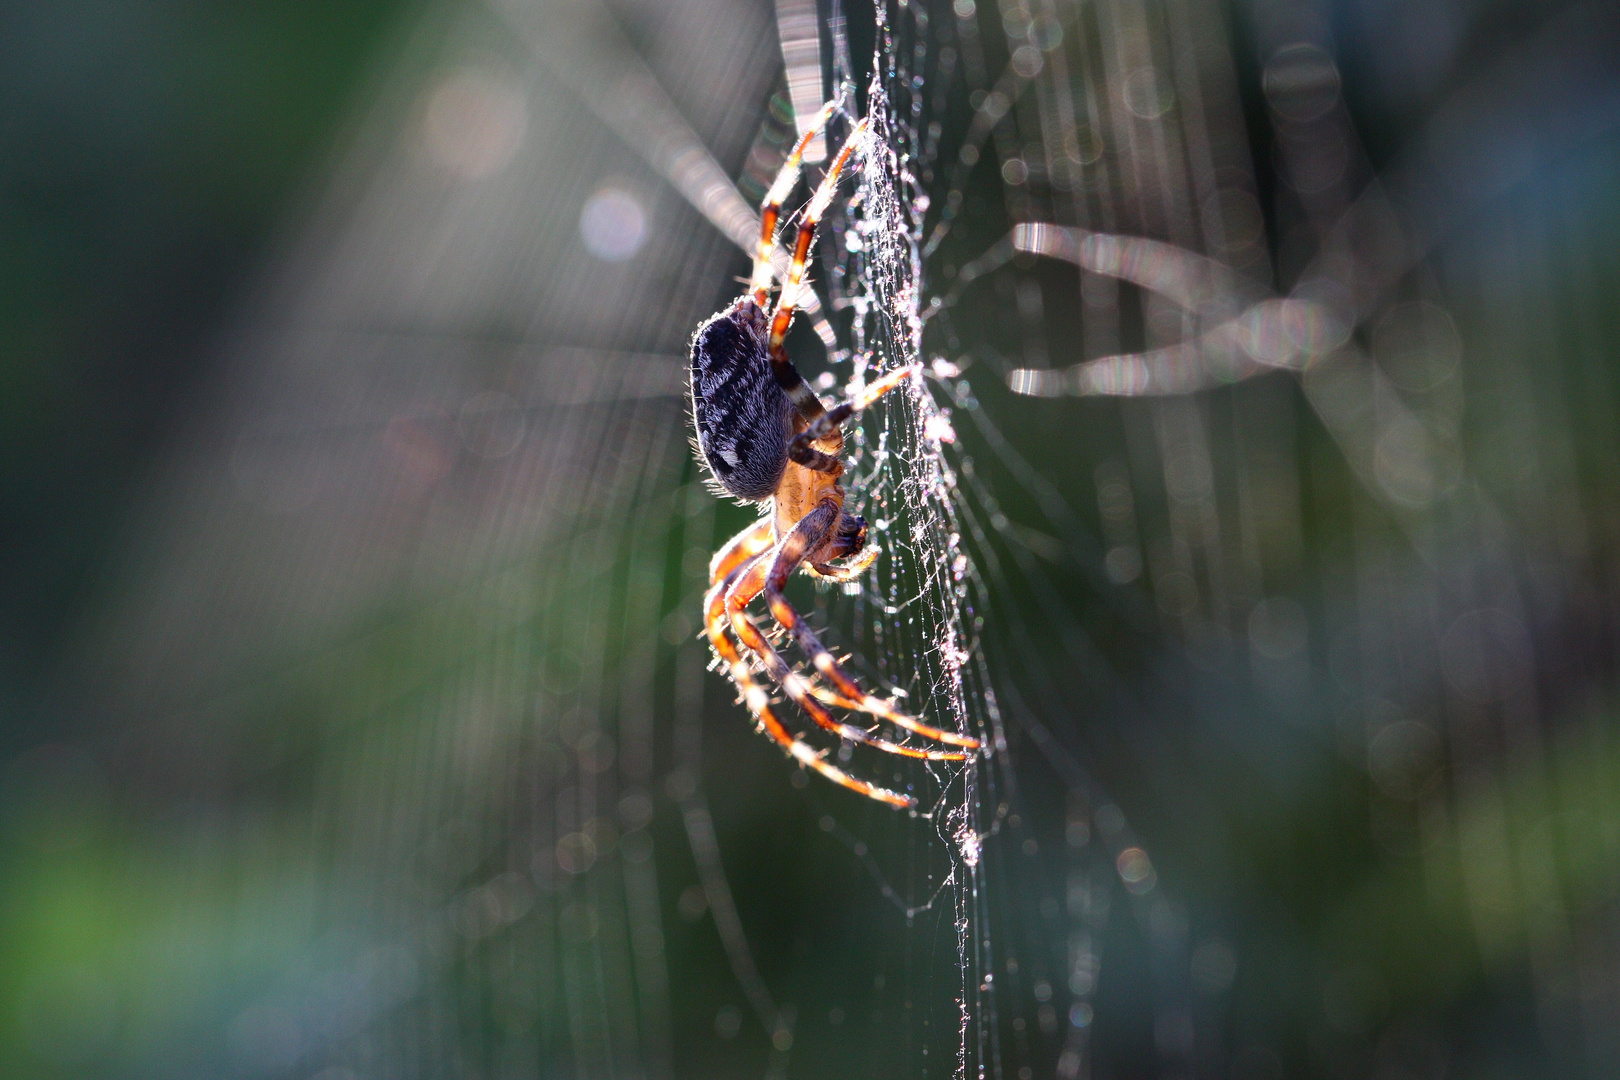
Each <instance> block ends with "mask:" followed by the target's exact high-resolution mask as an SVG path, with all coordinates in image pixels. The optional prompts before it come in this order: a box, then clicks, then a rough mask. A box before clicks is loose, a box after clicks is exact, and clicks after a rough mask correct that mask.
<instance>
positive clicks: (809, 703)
mask: <svg viewBox="0 0 1620 1080" xmlns="http://www.w3.org/2000/svg"><path fill="white" fill-rule="evenodd" d="M803 537H804V534H803V533H800V532H799V530H797V529H795V530H794V532H793V533H792V534H789V536H788V537H787V539H785V540H783V541H782V543H781V544H780V545H779V546H778V549H777V552H778V554H777V556H776V557H777V559H781V558H782V555H781V552H782V551H783V550H786V549H788V548H789V546H790V545H792V546H794V547H800V545H802V543H803ZM795 541H797V543H795ZM803 557H804V556H803V554H802V547H800V554H799V555H798V558H799V559H802V558H803ZM766 569H767V568H766V565H765V557H764V556H760V557H759V558H758V559H756V560H754V561H753V562H751V563H749V564H748V567H747V569H745V570H743V571H742V572H741V573H740V574H739V575H738V576H737V578H736V580H734V581H733V582H732V584H731V588H729V589H727V590H726V603H725V607H726V614H727V615H728V616H729V617H730V619H731V628H732V630H733V631H734V632H735V633H736V635H737V640H738V641H740V642H742V644H743V645H744V647H746V648H747V649H748V651H749V652H751V653H753V654H754V655H755V656H757V657H758V658H759V661H760V663H761V664H762V665H763V666H764V668H765V673H766V674H767V675H769V676H770V677H771V679H772V680H774V681H775V682H776V683H777V684H778V685H779V686H781V687H782V689H783V690H784V691H786V693H787V695H788V697H790V698H792V699H793V703H794V704H795V705H797V706H799V708H801V709H803V710H804V713H805V715H806V716H808V717H810V719H811V720H813V721H814V722H815V724H816V726H817V727H820V728H824V729H825V730H827V731H831V732H833V733H834V734H835V735H837V736H838V737H839V738H842V739H848V740H849V741H850V742H856V743H860V744H862V745H863V746H870V747H872V748H873V749H876V750H882V751H883V752H884V753H887V754H897V755H899V756H900V757H909V758H918V759H920V760H923V761H962V760H964V759H965V758H966V755H965V754H961V753H957V752H954V751H949V750H920V749H917V748H916V747H911V746H901V745H900V744H899V743H893V742H890V741H888V740H887V739H880V738H878V737H877V736H875V735H873V734H871V733H869V732H867V731H865V730H863V729H862V728H858V727H856V726H855V725H853V724H843V723H840V722H838V721H837V720H835V719H833V716H832V714H831V713H829V712H828V711H827V710H826V709H824V708H823V707H822V706H821V703H820V702H819V701H817V700H816V698H815V693H814V691H813V690H812V688H811V685H810V683H809V681H808V680H806V679H805V677H804V676H802V675H800V674H799V673H798V672H796V671H794V670H793V669H792V668H790V667H788V665H787V662H786V661H785V660H783V659H782V657H781V654H779V653H778V652H777V651H776V649H775V648H774V647H772V645H771V643H770V642H769V641H767V640H766V639H765V635H764V634H763V633H761V632H760V629H759V625H758V624H757V623H755V622H754V620H753V617H752V616H750V615H749V614H748V612H747V611H745V610H743V609H744V608H746V607H747V606H748V604H749V603H750V602H751V601H752V600H753V599H754V597H756V596H758V595H759V594H760V592H761V591H762V590H763V589H764V588H765V572H766Z"/></svg>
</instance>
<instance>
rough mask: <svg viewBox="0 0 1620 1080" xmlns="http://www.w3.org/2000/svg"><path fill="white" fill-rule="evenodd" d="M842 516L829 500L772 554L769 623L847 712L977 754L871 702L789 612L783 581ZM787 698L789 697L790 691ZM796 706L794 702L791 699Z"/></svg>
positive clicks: (964, 741) (966, 741)
mask: <svg viewBox="0 0 1620 1080" xmlns="http://www.w3.org/2000/svg"><path fill="white" fill-rule="evenodd" d="M842 513H843V511H842V509H841V508H840V507H839V506H838V504H837V503H836V502H834V501H832V500H831V499H828V500H827V501H825V502H823V503H821V504H820V505H819V506H817V507H816V508H815V509H814V510H812V511H810V512H809V513H808V514H806V515H805V516H804V517H803V518H802V519H800V521H799V524H798V525H796V526H794V529H793V532H791V533H789V534H788V536H787V538H786V539H784V540H783V541H782V542H781V543H780V544H778V545H777V548H776V557H775V559H774V560H772V563H771V568H770V570H769V572H768V573H767V574H766V575H765V589H764V591H765V602H766V603H767V604H768V605H769V606H770V609H771V617H772V618H774V619H775V620H776V621H777V623H778V624H780V625H781V626H782V627H783V628H784V629H786V630H787V632H788V633H790V634H792V635H793V640H794V641H795V642H797V643H798V645H799V649H800V651H802V652H803V653H804V655H805V656H807V657H809V658H810V662H811V664H813V665H814V666H815V669H816V671H817V672H818V673H819V674H820V675H821V677H822V678H824V679H826V680H827V681H828V682H829V683H831V684H832V685H833V688H834V689H835V690H836V691H837V693H838V694H839V695H840V696H841V697H843V698H844V699H845V700H847V701H849V702H850V705H849V706H848V707H849V708H854V709H858V710H859V711H861V712H863V713H868V714H870V715H872V716H876V717H879V718H881V719H884V720H887V721H888V722H889V723H891V724H894V725H895V726H897V727H902V728H905V729H906V730H907V731H910V732H912V733H914V734H917V735H921V736H922V737H923V738H925V739H932V740H934V741H935V742H942V743H945V744H946V745H947V746H961V747H965V748H967V749H969V750H977V749H978V748H979V740H978V739H975V738H972V737H971V736H968V735H958V734H956V733H955V732H954V731H944V730H942V729H940V728H937V727H932V726H930V725H928V724H924V723H922V722H921V721H918V720H914V719H912V718H911V717H909V716H906V715H904V714H902V713H899V712H896V711H895V709H894V707H893V706H891V705H890V704H889V703H888V702H887V701H884V700H883V699H882V698H875V697H873V696H872V695H870V694H868V693H867V692H866V691H865V690H863V689H862V688H861V685H860V683H858V682H856V681H855V680H854V679H852V678H850V677H849V675H848V674H846V673H845V671H844V669H843V668H842V667H841V666H840V665H839V663H838V660H837V658H836V657H834V656H833V654H832V653H831V652H829V651H828V650H827V647H826V646H825V645H823V644H822V643H821V639H820V638H818V637H817V636H816V632H815V631H814V630H812V629H810V625H809V624H808V623H806V622H805V621H804V620H803V619H801V618H800V617H799V613H798V612H797V611H794V610H793V605H792V604H789V603H788V602H787V597H786V596H784V595H783V594H782V590H783V588H785V587H786V585H787V580H788V578H789V577H791V576H792V574H793V571H795V570H797V569H798V568H799V564H800V563H802V562H803V561H804V559H805V556H806V555H807V554H809V553H810V552H812V551H814V550H815V549H816V547H817V546H818V545H819V544H820V543H821V542H822V541H823V539H824V538H825V537H826V535H827V532H828V530H830V529H832V528H833V527H834V526H836V525H837V524H838V518H839V516H840V515H841V514H842ZM790 692H791V691H790ZM795 700H796V699H795ZM966 756H967V755H966V754H957V753H952V754H949V755H946V754H944V753H940V756H939V757H938V758H936V759H934V760H945V761H961V760H963V759H964V758H966Z"/></svg>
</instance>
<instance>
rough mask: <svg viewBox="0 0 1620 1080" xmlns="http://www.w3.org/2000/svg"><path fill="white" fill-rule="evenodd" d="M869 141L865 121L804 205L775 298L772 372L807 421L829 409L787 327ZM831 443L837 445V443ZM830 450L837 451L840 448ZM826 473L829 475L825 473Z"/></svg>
mask: <svg viewBox="0 0 1620 1080" xmlns="http://www.w3.org/2000/svg"><path fill="white" fill-rule="evenodd" d="M865 141H866V121H865V120H862V121H861V122H860V123H858V124H856V125H855V130H854V131H853V132H851V133H850V136H849V138H848V139H846V140H845V141H844V145H843V147H842V148H841V149H840V150H839V151H838V156H837V157H835V158H833V162H832V164H831V165H829V166H828V167H827V175H826V176H824V177H823V178H822V180H821V186H820V187H818V188H816V193H815V194H814V195H812V196H811V197H810V201H809V202H808V203H806V204H805V208H804V216H803V217H802V218H801V219H800V220H799V235H798V238H797V239H796V240H795V241H794V244H793V262H792V264H791V265H790V266H789V267H788V276H787V280H786V281H785V282H783V284H782V292H781V294H780V295H779V296H778V297H777V298H776V310H775V311H774V312H772V314H771V337H770V357H771V369H772V370H773V371H774V372H775V373H776V381H777V383H778V384H779V385H780V386H781V387H782V389H783V390H785V391H786V392H787V396H788V399H789V400H790V401H792V402H793V407H794V408H796V409H798V410H799V415H800V416H802V417H804V418H805V419H806V420H814V419H815V418H816V417H818V416H820V415H821V414H822V413H824V412H826V408H825V407H824V406H823V405H822V404H821V399H820V398H818V397H816V395H815V391H813V390H811V389H810V386H809V384H807V383H806V382H805V381H804V379H803V378H802V377H800V375H799V371H798V369H797V368H795V367H794V366H793V361H792V360H789V359H788V354H787V349H786V348H784V347H783V344H782V343H783V342H784V341H785V340H787V332H788V327H789V326H790V325H792V323H793V313H794V312H795V311H797V310H798V307H799V293H800V291H801V290H802V289H803V287H804V268H805V264H806V263H807V262H808V261H809V259H810V245H811V244H813V243H814V242H815V239H816V225H817V223H819V222H820V221H821V215H822V214H824V213H826V212H827V207H828V206H830V205H831V204H832V197H833V193H834V192H835V191H837V190H838V178H839V176H840V175H841V174H842V173H843V171H844V164H845V163H846V162H847V161H849V155H850V154H852V153H854V152H855V149H856V147H857V146H858V145H860V144H861V143H863V142H865ZM829 441H833V442H836V440H835V439H830V440H829ZM829 449H831V450H836V449H837V446H836V445H835V446H830V447H829ZM822 471H823V472H825V471H828V470H826V469H823V470H822Z"/></svg>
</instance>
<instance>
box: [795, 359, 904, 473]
mask: <svg viewBox="0 0 1620 1080" xmlns="http://www.w3.org/2000/svg"><path fill="white" fill-rule="evenodd" d="M921 370H922V365H921V364H907V365H906V366H905V367H901V368H895V369H894V370H893V371H891V372H889V373H888V374H887V375H885V376H883V377H882V378H881V379H878V380H877V381H876V382H872V383H868V384H867V385H866V386H865V387H864V388H863V389H862V390H861V392H860V393H858V394H856V395H855V396H854V397H853V398H851V399H850V400H848V401H845V402H840V403H839V404H837V405H834V406H833V407H832V408H831V409H828V410H827V411H825V412H823V413H822V414H821V415H820V416H818V417H816V418H815V419H814V420H811V421H810V422H809V423H808V424H806V425H805V429H804V430H803V431H801V432H799V433H798V434H797V435H795V436H793V438H792V440H791V441H790V442H789V443H788V457H790V458H792V459H793V460H794V461H796V462H798V463H799V464H800V465H803V466H804V467H805V468H807V469H815V470H816V471H817V472H830V473H834V474H838V473H842V472H843V471H844V465H843V462H841V461H839V460H838V459H837V458H836V457H833V456H832V455H831V454H824V453H822V452H821V451H820V450H817V449H816V448H815V447H814V446H812V445H810V444H811V443H816V442H820V441H821V440H823V439H826V438H828V437H830V436H831V435H832V434H833V433H835V432H837V433H839V435H840V442H841V441H842V429H843V423H844V421H845V420H848V419H849V418H850V417H851V416H854V415H855V414H856V413H858V412H861V411H863V410H865V409H869V408H871V406H872V403H873V402H875V401H876V400H877V399H878V398H880V397H882V396H883V395H884V394H887V393H888V392H889V391H890V390H893V389H894V388H895V387H897V386H899V385H900V384H901V383H903V382H905V381H906V380H907V379H909V378H910V377H911V376H912V375H915V374H916V373H917V372H919V371H921ZM829 463H830V464H829Z"/></svg>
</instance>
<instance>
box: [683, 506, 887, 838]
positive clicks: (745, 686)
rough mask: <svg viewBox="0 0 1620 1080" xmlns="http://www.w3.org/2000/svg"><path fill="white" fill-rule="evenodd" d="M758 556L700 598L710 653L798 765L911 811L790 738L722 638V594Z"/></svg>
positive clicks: (745, 561)
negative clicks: (710, 645) (716, 655)
mask: <svg viewBox="0 0 1620 1080" xmlns="http://www.w3.org/2000/svg"><path fill="white" fill-rule="evenodd" d="M753 531H754V530H753V529H752V528H751V529H749V530H748V531H747V532H745V533H744V536H746V535H748V533H751V532H753ZM741 539H742V537H738V538H737V540H741ZM736 543H737V541H736V540H734V541H732V544H736ZM732 544H728V545H727V547H728V548H729V547H731V546H732ZM761 557H762V556H761V555H758V554H756V555H754V556H752V557H751V558H744V559H742V560H741V561H739V562H738V563H737V564H736V565H734V566H732V567H731V569H730V570H729V571H728V572H727V573H726V574H725V576H724V577H722V578H721V579H720V580H719V581H716V582H715V583H714V587H713V588H711V589H710V590H709V594H708V596H707V597H705V598H704V602H703V609H704V625H705V627H706V628H707V629H708V632H709V641H710V643H711V644H712V645H713V646H714V651H715V652H716V653H717V654H718V655H719V657H720V659H721V661H723V662H724V663H725V665H726V669H727V672H728V673H729V674H730V675H731V681H732V682H733V683H735V684H736V686H737V690H738V692H739V693H741V694H742V699H743V701H744V702H745V703H747V705H748V711H749V712H751V713H753V714H754V719H755V720H756V721H757V722H758V724H759V727H760V729H761V730H763V731H764V732H765V734H767V735H769V736H770V737H771V739H772V740H774V741H775V742H776V744H777V745H778V746H780V747H781V748H782V749H783V750H785V751H787V753H788V754H789V755H790V756H791V757H793V758H794V759H795V760H796V761H798V762H799V764H801V765H803V766H805V767H806V768H809V769H814V770H815V771H816V772H818V773H820V774H821V775H822V776H825V777H826V778H827V779H829V780H831V781H832V782H833V783H835V784H840V785H842V786H843V787H847V788H849V789H850V790H851V791H855V792H859V793H860V794H862V795H865V796H866V797H867V798H869V799H876V800H877V801H878V802H881V803H888V804H889V805H890V806H895V807H899V808H900V809H902V810H911V809H914V808H915V807H916V805H917V800H915V799H913V798H912V797H911V796H909V795H902V794H900V793H899V792H896V791H890V790H889V789H888V788H882V787H878V786H877V785H876V784H871V783H868V782H867V781H865V780H861V779H859V778H857V777H854V776H851V775H850V774H849V773H847V772H845V771H844V770H843V769H840V768H839V767H838V766H836V765H833V764H830V763H828V762H827V760H826V759H825V757H824V756H823V755H824V753H825V752H824V751H818V750H816V749H815V748H814V747H812V746H811V745H810V744H809V743H806V742H804V741H803V740H802V739H796V738H794V737H793V735H792V734H790V733H789V732H788V729H787V728H786V727H784V726H782V722H781V721H780V720H778V719H777V718H776V714H775V713H773V712H772V711H771V699H770V695H769V694H767V693H766V692H765V690H764V689H763V688H762V687H761V686H760V685H759V684H758V683H756V682H755V681H754V673H753V672H752V671H750V670H749V668H748V662H747V661H745V660H744V659H743V657H742V654H741V653H740V652H738V651H737V648H736V647H735V646H734V645H732V643H731V639H730V638H729V637H727V636H726V592H727V590H729V589H730V587H731V585H732V584H733V582H735V581H736V579H737V577H738V576H739V575H741V574H743V573H745V572H746V571H747V569H748V568H750V567H752V566H753V564H754V563H755V562H757V561H758V560H759V559H760V558H761ZM717 561H718V560H717Z"/></svg>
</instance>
